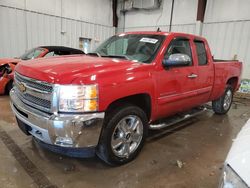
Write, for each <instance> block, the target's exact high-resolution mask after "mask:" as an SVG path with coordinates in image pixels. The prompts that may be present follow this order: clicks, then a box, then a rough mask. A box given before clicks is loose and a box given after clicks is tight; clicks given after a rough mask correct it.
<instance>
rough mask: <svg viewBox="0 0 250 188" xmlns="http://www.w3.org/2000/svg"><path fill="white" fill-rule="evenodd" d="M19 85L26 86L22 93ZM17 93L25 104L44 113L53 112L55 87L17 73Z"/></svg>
mask: <svg viewBox="0 0 250 188" xmlns="http://www.w3.org/2000/svg"><path fill="white" fill-rule="evenodd" d="M19 85H24V86H25V89H26V90H25V91H21V90H20V87H18V86H19ZM15 91H16V95H17V97H18V98H19V99H20V100H21V101H22V102H23V103H25V104H27V105H29V106H31V107H33V108H36V109H38V110H41V111H44V112H51V103H52V102H51V100H52V92H53V85H52V84H49V83H45V82H41V81H38V80H35V79H31V78H28V77H25V76H22V75H20V74H18V73H15Z"/></svg>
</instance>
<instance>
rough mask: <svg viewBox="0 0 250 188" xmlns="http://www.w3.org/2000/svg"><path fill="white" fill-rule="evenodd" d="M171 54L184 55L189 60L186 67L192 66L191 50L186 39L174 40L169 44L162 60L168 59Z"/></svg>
mask: <svg viewBox="0 0 250 188" xmlns="http://www.w3.org/2000/svg"><path fill="white" fill-rule="evenodd" d="M172 54H186V55H188V56H189V57H190V59H191V62H190V63H189V65H187V66H191V65H192V64H193V63H192V52H191V48H190V42H189V40H188V39H174V40H173V41H172V42H171V43H170V45H169V47H168V49H167V51H166V53H165V56H164V58H166V59H168V58H169V56H170V55H172Z"/></svg>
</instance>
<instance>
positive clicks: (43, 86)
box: [15, 73, 53, 93]
mask: <svg viewBox="0 0 250 188" xmlns="http://www.w3.org/2000/svg"><path fill="white" fill-rule="evenodd" d="M15 80H16V81H18V82H22V83H25V84H26V85H27V86H29V87H32V88H35V89H38V90H41V91H42V92H48V93H51V92H52V90H53V86H52V85H50V84H47V83H45V82H41V81H38V80H34V79H31V78H27V77H24V76H22V75H20V74H18V73H15Z"/></svg>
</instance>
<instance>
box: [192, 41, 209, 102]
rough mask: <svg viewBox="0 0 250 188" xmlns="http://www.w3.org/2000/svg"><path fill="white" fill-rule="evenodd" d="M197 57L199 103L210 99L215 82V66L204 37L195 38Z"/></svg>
mask: <svg viewBox="0 0 250 188" xmlns="http://www.w3.org/2000/svg"><path fill="white" fill-rule="evenodd" d="M193 43H194V46H195V58H196V61H197V62H198V65H197V71H198V77H197V78H196V84H197V100H199V103H200V104H202V103H206V102H208V100H209V97H210V94H211V92H212V87H213V83H214V66H213V62H212V58H210V57H209V53H210V51H209V47H208V44H207V42H206V41H204V40H203V39H194V41H193Z"/></svg>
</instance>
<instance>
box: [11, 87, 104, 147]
mask: <svg viewBox="0 0 250 188" xmlns="http://www.w3.org/2000/svg"><path fill="white" fill-rule="evenodd" d="M10 98H11V108H12V110H13V112H14V114H15V116H16V118H17V119H18V124H19V127H20V128H21V127H23V128H21V129H22V131H23V132H25V133H26V134H31V135H33V136H34V137H36V138H37V139H38V140H40V141H41V143H45V144H48V145H51V146H53V145H54V146H60V147H64V148H85V147H91V148H93V147H95V146H96V145H97V144H98V141H99V137H100V134H101V129H102V124H103V119H104V112H101V113H90V114H52V115H50V114H47V113H43V112H41V111H39V110H36V109H35V108H32V107H30V106H28V105H26V104H24V103H23V102H22V101H21V100H20V99H19V98H18V97H17V96H16V94H15V90H14V89H12V90H11V92H10ZM21 124H22V125H21ZM24 126H26V127H24Z"/></svg>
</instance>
